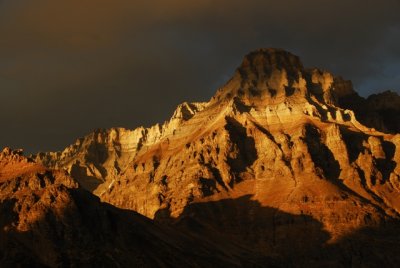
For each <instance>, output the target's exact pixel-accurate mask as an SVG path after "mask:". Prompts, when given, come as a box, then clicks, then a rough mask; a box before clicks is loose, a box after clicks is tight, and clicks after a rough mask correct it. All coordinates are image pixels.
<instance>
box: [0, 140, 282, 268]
mask: <svg viewBox="0 0 400 268" xmlns="http://www.w3.org/2000/svg"><path fill="white" fill-rule="evenodd" d="M0 212H1V214H0V227H1V230H0V266H1V267H97V266H100V267H188V266H190V267H213V265H214V264H215V263H218V264H220V265H222V266H226V267H228V266H229V267H240V266H243V263H244V261H245V260H246V262H247V258H248V257H249V256H251V259H252V260H258V261H261V262H262V263H269V264H272V265H273V264H274V263H273V262H272V260H268V259H267V258H265V257H263V256H260V255H256V254H252V253H251V252H250V253H249V252H246V251H245V250H243V249H240V248H239V247H234V246H230V247H227V246H223V245H218V247H217V246H215V245H214V244H211V243H209V242H207V241H205V240H204V239H202V238H194V237H193V236H191V235H187V234H184V233H182V232H179V233H178V232H177V231H175V230H173V229H171V228H168V227H165V226H160V225H159V224H157V223H154V222H153V221H151V220H149V219H148V218H146V217H144V216H142V215H140V214H137V213H135V212H133V211H126V210H121V209H118V208H115V207H113V206H111V205H109V204H105V203H101V202H100V200H99V199H98V197H96V196H94V195H93V194H91V193H90V192H88V191H86V190H84V189H82V188H80V186H79V185H78V183H77V182H75V181H74V180H73V179H72V178H71V177H70V176H69V175H68V174H67V173H66V172H64V171H60V170H58V171H56V170H50V169H47V168H45V167H43V166H42V165H40V164H37V163H35V162H33V161H32V160H31V159H28V158H26V157H24V156H23V155H22V151H21V150H15V151H13V150H11V149H9V148H5V149H4V150H3V151H2V152H1V153H0ZM251 263H253V264H254V266H256V263H255V261H251Z"/></svg>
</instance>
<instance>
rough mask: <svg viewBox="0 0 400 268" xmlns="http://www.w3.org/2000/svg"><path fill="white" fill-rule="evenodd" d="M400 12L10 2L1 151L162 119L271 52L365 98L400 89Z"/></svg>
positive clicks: (128, 1)
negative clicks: (347, 84)
mask: <svg viewBox="0 0 400 268" xmlns="http://www.w3.org/2000/svg"><path fill="white" fill-rule="evenodd" d="M399 14H400V1H399V0H304V1H299V0H279V1H269V0H247V1H244V0H242V1H238V0H213V1H211V0H169V1H167V0H164V1H161V0H146V1H135V0H112V1H111V0H56V1H55V0H35V1H32V0H0V101H1V104H0V126H1V131H0V147H4V146H6V145H8V146H12V147H18V148H25V150H26V151H28V152H36V151H46V150H59V149H62V148H64V147H65V146H67V145H68V144H70V143H72V142H73V141H74V140H75V139H76V138H78V137H80V136H83V135H85V134H87V133H89V132H90V131H92V130H93V129H95V128H109V127H113V126H122V127H127V128H135V127H137V126H140V125H145V126H149V125H151V124H153V123H156V122H162V121H164V120H166V119H167V118H168V117H169V116H170V115H171V114H172V112H173V110H174V108H175V106H176V105H177V104H179V103H181V102H183V101H204V100H208V99H209V98H210V97H211V96H212V95H213V94H214V92H215V91H216V89H217V88H218V87H219V86H221V85H223V84H224V82H225V81H226V80H228V79H229V77H230V76H231V74H232V73H233V72H234V69H235V68H236V67H237V66H238V65H239V64H240V62H241V60H242V58H243V56H244V55H245V54H246V53H248V52H249V51H251V50H254V49H256V48H260V47H279V48H284V49H286V50H289V51H291V52H292V53H294V54H297V55H299V56H300V57H301V58H302V60H303V63H304V64H305V65H306V66H308V67H313V66H317V67H320V68H323V69H327V70H330V71H332V72H333V73H335V74H338V75H342V76H344V77H345V78H346V79H351V80H352V81H353V82H354V85H355V87H356V90H357V91H358V92H359V93H360V94H361V95H363V96H367V95H369V94H371V93H373V92H379V91H382V90H386V89H391V90H394V91H396V92H400V72H399V70H400V15H399Z"/></svg>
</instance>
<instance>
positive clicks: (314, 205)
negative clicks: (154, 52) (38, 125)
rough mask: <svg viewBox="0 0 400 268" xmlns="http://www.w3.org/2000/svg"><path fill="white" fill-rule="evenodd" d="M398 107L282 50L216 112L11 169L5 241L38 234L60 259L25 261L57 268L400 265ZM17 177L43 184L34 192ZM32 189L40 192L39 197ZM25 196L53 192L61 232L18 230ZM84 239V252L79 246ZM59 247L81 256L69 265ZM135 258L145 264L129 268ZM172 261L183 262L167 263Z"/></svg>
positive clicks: (192, 114)
mask: <svg viewBox="0 0 400 268" xmlns="http://www.w3.org/2000/svg"><path fill="white" fill-rule="evenodd" d="M399 104H400V97H399V96H398V95H397V94H396V93H393V92H389V91H388V92H384V93H381V94H377V95H372V96H370V97H369V98H367V99H365V98H363V97H361V96H359V95H358V94H357V93H356V91H355V90H354V89H353V86H352V83H351V82H350V81H347V80H345V79H343V78H341V77H339V76H335V75H333V74H331V73H329V72H327V71H324V70H319V69H308V68H305V67H304V66H303V64H302V63H301V61H300V59H299V58H298V57H297V56H295V55H293V54H291V53H289V52H286V51H284V50H281V49H259V50H256V51H254V52H251V53H250V54H248V55H247V56H245V58H244V60H243V62H242V64H241V65H240V66H239V67H238V68H237V70H236V71H235V73H234V75H233V76H232V78H231V79H230V80H229V81H228V82H227V83H226V84H225V85H224V86H223V87H221V88H220V89H218V90H217V92H216V94H215V95H214V96H213V97H212V98H211V99H210V101H209V102H204V103H183V104H181V105H179V106H178V107H177V109H176V111H175V112H174V114H173V116H172V117H171V119H170V120H169V121H167V122H165V123H164V124H162V125H155V126H153V127H150V128H144V127H140V128H137V129H134V130H127V129H122V128H114V129H108V130H96V131H94V132H93V133H91V134H89V135H87V136H86V137H83V138H80V139H78V140H77V141H76V142H75V143H74V144H72V145H70V146H69V147H67V148H66V149H65V150H64V151H62V152H47V153H39V154H37V155H34V156H31V157H30V158H29V159H30V160H25V159H24V160H23V162H24V161H25V162H24V163H22V164H19V165H21V167H20V166H18V168H15V167H14V166H13V165H14V164H13V163H14V162H13V161H14V160H7V161H5V162H4V163H5V164H1V166H0V178H1V181H2V186H1V197H2V200H3V201H2V204H7V205H6V207H5V208H4V209H3V208H2V210H5V209H8V210H6V211H7V213H6V212H3V213H2V219H1V220H2V222H4V224H5V225H4V226H11V227H7V228H3V231H2V236H4V237H7V239H8V240H4V239H2V241H3V240H4V241H10V243H17V242H18V243H19V241H20V240H18V237H20V234H21V233H23V232H34V234H40V235H38V237H39V238H37V239H38V240H32V239H31V240H21V241H24V244H23V245H24V246H25V247H27V248H29V247H30V246H32V243H33V241H39V245H42V246H43V247H45V248H51V249H52V250H53V251H48V252H49V253H45V252H43V251H39V250H37V251H32V252H31V253H30V254H31V255H29V256H32V258H34V257H35V256H39V257H40V258H38V260H39V261H43V262H44V263H45V264H46V265H50V266H57V263H58V262H57V261H62V260H63V258H65V259H68V260H73V261H75V262H76V263H79V262H82V263H85V261H86V263H89V262H90V261H92V260H93V258H95V260H96V261H98V262H99V263H101V262H102V261H105V263H103V264H104V265H106V266H124V265H127V264H130V265H132V263H135V261H136V260H138V261H144V260H155V261H154V262H151V263H150V262H149V263H146V264H149V265H150V266H151V265H153V266H168V265H173V266H175V267H176V266H182V267H188V266H200V267H201V266H204V265H207V267H208V266H210V267H211V266H216V267H221V266H222V267H223V266H239V267H240V266H242V267H248V266H250V267H266V266H278V267H287V266H289V267H291V266H295V267H309V266H311V267H314V266H315V267H320V266H332V267H340V266H343V267H348V266H357V267H358V266H363V267H376V266H378V265H385V266H393V267H394V266H398V265H400V254H399V253H400V222H399V217H400V214H399V213H400V134H399V130H400V127H399V122H400V121H399V119H400V108H399V107H400V105H399ZM17 155H18V154H17ZM13 157H14V156H13ZM16 157H17V158H18V157H19V156H16ZM11 158H12V157H11ZM7 159H8V158H7ZM30 161H31V162H30ZM22 167H23V168H22ZM17 169H18V170H27V172H28V173H27V174H39V175H40V174H42V175H40V176H39V175H34V176H33V175H29V176H28V177H29V179H28V178H26V175H23V174H25V173H23V174H22V175H21V174H19V173H18V172H17V173H18V174H17V173H15V174H14V173H13V172H16V170H17ZM32 172H33V173H32ZM43 172H44V173H43ZM46 172H47V173H46ZM53 173H54V174H62V177H63V178H68V179H67V181H68V183H57V179H56V178H57V176H58V175H51V174H53ZM10 174H11V175H12V176H11V175H10ZM43 174H44V175H43ZM46 174H47V175H46ZM24 176H25V177H24ZM31 176H33V177H35V176H36V177H38V179H37V180H42V181H44V182H39V183H38V184H37V185H36V186H37V187H39V188H40V189H41V190H40V191H39V189H38V191H39V192H38V193H36V190H35V189H36V188H35V187H36V186H34V185H31ZM41 176H42V179H40V178H41ZM46 176H48V178H49V179H48V180H49V181H50V182H49V183H48V182H46V179H45V178H47V177H46ZM49 176H50V177H49ZM60 176H61V175H60ZM36 177H35V178H36ZM3 178H6V179H3ZM50 178H53V179H50ZM3 181H4V182H3ZM17 181H19V182H18V186H10V185H14V184H16V183H17ZM32 181H34V180H32ZM59 185H64V186H62V189H61V188H60V187H61V186H59ZM21 187H22V188H23V189H22V188H21ZM24 187H25V188H24ZM57 187H58V188H60V189H58V188H57ZM20 188H21V189H20ZM53 188H57V189H56V190H51V189H53ZM24 189H25V190H24ZM21 191H22V192H23V193H24V194H26V195H27V196H36V197H35V198H36V199H35V198H33V197H30V198H31V199H32V198H33V199H32V200H41V198H42V197H43V196H44V195H45V194H46V192H49V191H55V193H54V194H56V196H55V197H53V199H52V198H51V197H49V198H50V199H49V200H50V201H48V203H44V205H42V207H43V206H44V207H43V209H45V211H46V213H51V215H53V216H51V220H49V219H48V217H45V216H43V215H44V214H43V213H42V214H40V213H39V214H40V215H41V216H37V217H31V218H29V220H28V223H24V222H22V220H23V219H24V217H26V216H21V215H25V214H26V213H28V212H24V208H23V206H24V205H21V206H22V207H21V208H19V207H18V206H17V207H16V205H15V204H20V203H21V201H19V199H18V198H20V196H21V195H20V194H19V193H20V192H21ZM71 191H72V192H71ZM70 192H71V193H70ZM74 192H79V195H78V194H73V193H74ZM57 194H58V195H64V197H65V198H58V197H57ZM17 195H18V198H17V197H15V196H17ZM81 196H84V197H81ZM95 196H97V197H95ZM85 198H87V199H88V200H92V201H90V202H89V201H85V200H86V199H85ZM46 200H47V199H46ZM51 200H53V201H51ZM100 200H101V201H102V202H100ZM32 202H34V201H32ZM35 202H38V201H35ZM46 202H47V201H46ZM51 202H55V203H59V205H55V206H54V207H53V206H52V205H51ZM71 202H72V204H71ZM22 203H23V202H22ZM22 203H21V204H22ZM23 204H25V203H23ZM32 205H33V204H32ZM2 206H3V205H2ZM58 207H63V209H57V208H58ZM71 207H72V208H71ZM18 208H19V210H18ZM66 208H68V209H67V210H66ZM74 209H75V210H74ZM93 210H94V211H100V212H93ZM26 211H31V210H29V209H26ZM86 211H88V212H86ZM29 213H30V212H29ZM29 213H28V214H29ZM57 213H58V214H57ZM91 213H92V214H91ZM93 213H94V214H93ZM96 213H97V214H96ZM104 213H105V214H104ZM121 213H122V214H123V215H125V216H116V215H121ZM140 214H141V215H140ZM45 215H47V214H45ZM54 215H55V216H54ZM88 215H95V216H90V217H89V216H88ZM142 215H143V216H146V217H147V218H149V219H147V218H145V217H143V216H142ZM7 217H16V218H13V219H11V218H7ZM18 217H19V219H18ZM49 217H50V216H49ZM85 217H86V218H87V217H89V218H88V219H86V218H85ZM21 219H22V220H21ZM77 219H79V220H78V222H76V221H77ZM43 220H44V222H45V224H46V225H45V227H44V229H40V233H38V232H39V231H37V228H36V227H34V226H36V225H35V224H36V222H42V221H43ZM85 220H87V221H89V223H87V222H85ZM71 221H72V222H71ZM69 222H71V223H69ZM115 222H117V223H115ZM6 223H7V224H8V225H7V224H6ZM50 223H51V224H50ZM96 223H97V224H96ZM24 224H25V225H24ZM113 224H121V226H123V227H121V228H114V229H113V228H112V226H113ZM20 225H22V226H25V227H19V226H20ZM61 226H64V227H61ZM91 226H95V228H92V227H91ZM102 226H105V227H102ZM110 226H111V227H110ZM118 226H119V225H118ZM135 226H139V227H135ZM18 228H22V229H23V230H22V229H21V230H20V229H18ZM35 228H36V229H35ZM102 228H103V229H102ZM107 228H110V229H107ZM138 228H139V229H138ZM140 228H143V230H144V231H143V232H140V231H138V230H142V229H140ZM154 228H157V232H156V231H153V229H154ZM10 230H12V231H10ZM32 230H33V231H32ZM60 230H62V231H60ZM150 231H151V232H152V235H147V232H150ZM77 232H78V233H80V234H82V235H83V237H86V238H87V240H85V242H87V244H85V243H84V242H80V243H72V242H71V241H75V240H74V239H77V237H78V236H77V235H76V233H77ZM114 232H117V233H118V235H114ZM136 232H140V235H141V240H140V241H141V242H140V243H139V245H138V242H137V241H138V240H137V235H139V234H137V233H136ZM154 232H155V234H154ZM14 233H15V236H14V235H11V234H14ZM125 234H128V235H125ZM74 236H75V238H73V237H74ZM43 237H45V238H46V239H47V240H46V241H43V242H42V240H41V239H44V238H43ZM92 238H93V240H92ZM160 239H161V240H162V241H167V242H165V243H164V244H159V242H158V241H160ZM163 239H164V240H163ZM16 241H17V242H16ZM76 241H79V239H78V240H76ZM76 241H75V242H76ZM88 241H92V243H88ZM181 241H184V242H181ZM21 243H22V242H21ZM182 243H188V244H190V245H191V247H192V248H191V250H190V251H189V252H188V250H187V249H186V251H185V247H182ZM60 245H62V246H65V247H67V248H68V252H69V253H68V254H72V255H60V254H61V253H60V250H61V249H64V248H62V247H60ZM155 245H157V246H155ZM81 247H83V248H85V249H87V250H89V251H86V252H85V251H84V250H80V248H81ZM108 247H110V248H108ZM111 248H116V249H118V251H116V252H117V253H112V252H113V251H110V250H111ZM138 248H140V250H139V249H138ZM147 249H149V250H150V251H151V253H149V252H148V251H147ZM174 249H175V250H174ZM90 250H92V251H90ZM95 250H103V251H102V252H104V255H102V256H104V258H103V257H102V258H100V259H99V258H97V256H98V255H96V254H94V253H93V251H95ZM75 251H76V252H84V253H85V255H82V254H83V253H82V254H81V255H79V254H78V253H75ZM132 251H134V252H135V254H136V255H134V256H137V258H136V257H135V258H132V259H129V258H128V257H127V258H126V259H123V258H122V257H123V256H128V255H129V252H132ZM190 252H191V253H190ZM199 252H200V253H199ZM197 253H198V254H197ZM46 254H48V255H49V256H47V255H46ZM57 254H58V255H57ZM90 254H91V255H90ZM149 254H150V255H151V256H152V257H151V258H147V256H148V255H149ZM168 254H170V255H169V258H175V260H176V263H172V264H171V262H168V261H167V262H166V261H165V258H167V257H165V256H167V255H168ZM3 256H5V255H4V254H3ZM7 256H9V255H7ZM12 256H15V255H12ZM88 256H89V257H90V256H91V258H92V259H91V258H89V257H88ZM175 256H176V257H175ZM3 258H5V257H3ZM46 258H48V259H46ZM8 259H10V257H8ZM121 259H123V260H121ZM167 260H170V259H168V258H167ZM163 261H164V262H163Z"/></svg>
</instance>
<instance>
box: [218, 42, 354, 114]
mask: <svg viewBox="0 0 400 268" xmlns="http://www.w3.org/2000/svg"><path fill="white" fill-rule="evenodd" d="M352 94H355V91H354V90H353V86H352V83H351V82H350V81H347V80H344V79H343V78H342V77H340V76H334V75H333V74H331V73H330V72H327V71H323V70H320V69H316V68H313V69H307V68H305V67H304V66H303V64H302V62H301V60H300V58H299V57H298V56H296V55H294V54H292V53H290V52H288V51H285V50H283V49H277V48H261V49H257V50H255V51H253V52H250V53H249V54H247V55H246V56H245V57H244V59H243V61H242V63H241V65H240V66H239V67H238V68H237V69H236V72H235V74H234V76H233V77H232V79H231V80H229V81H228V83H227V84H226V85H225V86H223V87H222V88H221V89H220V90H218V92H217V93H216V95H215V96H214V97H213V100H214V101H217V102H219V101H225V100H230V99H232V98H234V97H236V98H238V99H240V100H241V101H242V102H243V103H245V104H246V105H249V106H255V107H260V106H268V105H275V104H280V103H284V102H286V103H304V102H309V101H310V100H311V99H315V100H318V101H319V102H320V103H321V104H322V105H326V104H329V105H334V106H338V105H337V104H338V98H340V97H342V96H347V95H352Z"/></svg>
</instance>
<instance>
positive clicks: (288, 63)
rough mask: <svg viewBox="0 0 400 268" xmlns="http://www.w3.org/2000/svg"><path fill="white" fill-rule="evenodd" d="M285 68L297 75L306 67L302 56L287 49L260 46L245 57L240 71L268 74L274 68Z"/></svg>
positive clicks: (260, 74) (261, 74) (259, 74)
mask: <svg viewBox="0 0 400 268" xmlns="http://www.w3.org/2000/svg"><path fill="white" fill-rule="evenodd" d="M283 69H284V70H286V72H287V73H288V74H290V75H297V73H298V72H299V71H302V70H303V69H304V68H303V64H302V63H301V61H300V58H299V57H298V56H296V55H294V54H292V53H290V52H288V51H286V50H283V49H279V48H260V49H257V50H255V51H252V52H250V53H249V54H247V55H246V56H245V57H244V59H243V62H242V64H241V65H240V67H239V68H238V71H239V72H241V73H249V72H252V73H255V74H257V75H258V76H263V75H268V74H269V73H271V72H273V71H274V70H283Z"/></svg>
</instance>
